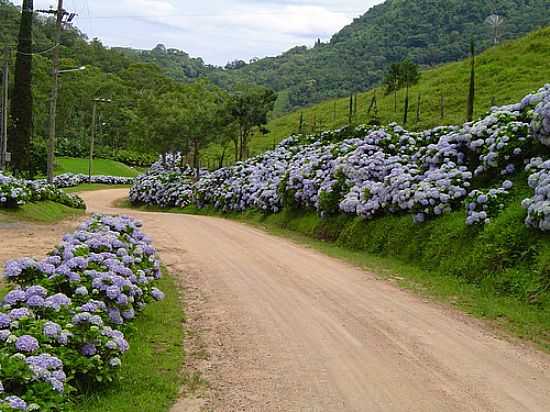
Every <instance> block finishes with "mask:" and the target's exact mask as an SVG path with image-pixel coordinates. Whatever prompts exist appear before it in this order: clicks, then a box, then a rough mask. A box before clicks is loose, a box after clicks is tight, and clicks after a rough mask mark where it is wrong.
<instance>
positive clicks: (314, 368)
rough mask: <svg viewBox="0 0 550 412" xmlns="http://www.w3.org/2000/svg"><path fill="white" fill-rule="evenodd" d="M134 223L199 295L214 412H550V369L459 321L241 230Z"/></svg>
mask: <svg viewBox="0 0 550 412" xmlns="http://www.w3.org/2000/svg"><path fill="white" fill-rule="evenodd" d="M125 194H126V192H125V191H103V192H90V193H85V194H84V196H83V197H84V198H85V200H86V202H87V204H88V205H89V207H90V209H91V210H96V211H102V212H115V213H120V209H115V210H113V209H111V208H110V205H111V204H112V201H113V200H115V199H117V198H120V197H123V196H124V195H125ZM127 213H128V214H131V215H134V216H137V217H138V218H140V219H141V220H143V221H144V223H145V231H146V232H147V233H149V234H150V235H151V236H152V237H153V239H154V241H155V245H156V246H157V247H158V248H159V249H160V252H161V255H162V258H163V260H164V261H165V262H166V263H167V264H168V265H169V266H170V267H171V269H172V271H173V272H174V273H177V274H179V275H180V276H181V277H182V278H181V282H182V284H183V285H184V286H185V287H186V289H187V290H188V299H190V300H191V302H190V303H189V305H190V313H189V315H190V317H191V318H192V319H191V321H192V322H194V323H195V324H196V325H197V326H198V327H200V328H201V330H202V333H203V334H204V339H205V343H206V345H207V350H208V352H209V354H210V357H209V359H208V360H206V361H204V362H203V363H202V364H201V365H200V366H201V368H202V369H203V370H204V374H205V376H206V378H207V379H208V380H209V382H210V384H211V386H212V391H211V394H210V395H209V397H208V399H207V400H206V401H207V403H206V405H205V408H206V409H208V410H215V411H237V410H243V411H369V412H376V411H384V412H391V411H399V412H402V411H422V412H427V411H434V412H436V411H437V412H442V411H498V412H505V411H510V412H519V411H541V412H543V411H546V412H547V411H550V357H549V356H547V355H544V354H541V353H538V352H536V351H534V350H532V349H529V348H527V347H517V346H515V345H513V344H511V343H509V342H507V341H504V340H501V339H498V338H496V337H494V336H491V334H490V333H489V332H487V331H485V330H484V328H483V327H482V326H480V324H479V323H478V322H476V321H473V320H470V319H468V318H467V317H465V316H462V315H460V314H457V313H456V312H454V311H453V310H450V309H445V308H441V307H439V306H437V305H433V304H430V303H426V302H424V301H423V300H422V299H420V298H418V297H416V296H413V295H412V294H411V293H408V292H406V291H402V290H400V289H399V288H397V287H395V286H393V285H391V284H390V283H389V282H387V281H383V280H377V278H376V277H375V276H374V275H372V274H369V273H366V272H364V271H362V270H359V269H356V268H354V267H352V266H349V265H347V264H345V263H342V262H340V261H338V260H334V259H332V258H329V257H326V256H324V255H322V254H319V253H317V252H315V251H312V250H309V249H307V248H304V247H302V246H299V245H295V244H293V243H292V242H290V241H287V240H284V239H280V238H277V237H273V236H270V235H268V234H265V233H263V232H261V231H259V230H255V229H253V228H250V227H247V226H245V225H241V224H238V223H236V222H231V221H226V220H221V219H216V218H207V217H195V216H184V215H169V214H149V213H142V212H134V211H127ZM174 410H177V411H183V410H185V403H182V404H180V405H179V406H176V408H175V409H174Z"/></svg>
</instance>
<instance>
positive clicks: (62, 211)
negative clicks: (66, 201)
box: [0, 201, 84, 223]
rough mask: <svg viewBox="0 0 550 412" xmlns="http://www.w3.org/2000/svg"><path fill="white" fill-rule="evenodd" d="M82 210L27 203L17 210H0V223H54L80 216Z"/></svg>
mask: <svg viewBox="0 0 550 412" xmlns="http://www.w3.org/2000/svg"><path fill="white" fill-rule="evenodd" d="M82 214H84V211H83V210H80V209H73V208H71V207H68V206H64V205H62V204H60V203H56V202H51V201H45V202H38V203H27V204H26V205H24V206H22V207H20V208H17V209H0V222H9V221H29V222H37V223H55V222H59V221H61V220H64V219H67V218H72V217H77V216H81V215H82Z"/></svg>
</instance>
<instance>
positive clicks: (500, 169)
mask: <svg viewBox="0 0 550 412" xmlns="http://www.w3.org/2000/svg"><path fill="white" fill-rule="evenodd" d="M549 107H550V85H547V86H545V87H543V88H541V89H540V90H538V91H537V92H535V93H533V94H530V95H528V96H526V97H525V98H524V99H522V100H521V102H519V103H517V104H513V105H509V106H503V107H495V108H493V109H492V110H491V112H489V113H488V114H487V115H486V116H485V117H483V118H482V119H480V120H478V121H476V122H470V123H466V124H464V125H463V126H449V127H437V128H434V129H431V130H427V131H423V132H410V131H407V130H405V129H403V128H402V127H401V126H399V125H397V124H390V125H388V126H385V127H368V126H359V127H357V128H354V129H351V128H346V129H340V130H334V131H330V132H323V133H321V134H320V135H316V136H307V137H290V138H289V139H287V140H285V141H284V142H282V143H281V144H280V145H279V146H277V147H276V148H275V149H274V150H272V151H269V152H266V153H264V154H263V155H260V156H257V157H254V158H252V159H249V160H247V161H245V162H239V163H237V164H235V165H234V166H231V167H226V168H222V169H219V170H217V171H215V172H212V173H206V172H205V173H203V174H202V175H201V177H200V178H199V179H198V181H195V180H196V179H191V178H189V172H187V171H186V169H182V168H178V167H177V166H176V165H178V164H181V161H182V159H181V157H178V156H172V157H171V159H172V164H171V166H170V167H168V168H166V167H161V166H160V165H156V166H155V167H153V169H152V170H151V171H150V172H149V173H148V174H147V175H145V176H143V177H141V178H139V179H138V180H137V182H136V184H135V185H134V187H133V189H132V197H131V200H132V201H133V202H136V203H137V202H141V203H148V204H155V205H160V206H162V207H174V206H181V207H185V206H186V205H188V204H190V203H191V202H194V203H195V204H196V205H197V206H198V207H201V208H202V207H208V206H210V207H213V208H216V209H221V210H223V211H243V210H246V209H250V208H254V209H259V210H263V211H266V212H277V211H279V210H280V209H281V208H282V207H283V206H288V207H302V208H310V209H314V210H317V211H318V212H319V214H320V215H321V216H324V215H326V214H333V213H347V214H353V215H358V216H361V217H364V218H372V217H375V216H381V215H384V214H396V213H398V214H403V213H407V214H411V215H412V216H413V217H414V220H415V221H416V222H418V223H422V222H424V221H426V220H427V219H430V218H432V217H436V216H440V215H442V214H445V213H449V212H451V211H452V210H456V209H458V208H460V207H461V206H462V205H463V202H464V200H465V199H466V198H467V197H468V195H469V194H471V196H470V198H469V199H468V208H471V210H469V216H468V222H469V223H471V224H474V223H485V222H488V221H490V217H491V216H494V215H496V213H498V210H496V209H495V210H493V209H494V205H497V206H499V205H500V204H501V203H502V200H503V199H504V198H505V197H506V195H507V191H508V189H507V188H506V187H497V188H494V189H488V191H486V192H484V193H477V192H476V193H472V189H473V187H472V186H473V185H474V184H478V183H481V182H485V183H486V182H488V181H496V180H497V179H499V180H500V179H502V176H508V175H513V174H515V173H516V172H517V171H518V170H520V168H521V167H522V165H523V164H524V162H525V161H526V160H529V159H530V157H532V153H534V152H536V151H537V150H540V148H541V146H540V144H539V143H540V142H542V143H545V144H546V143H547V142H546V140H545V139H546V138H547V137H548V139H549V140H548V143H549V144H550V136H549V135H548V131H549V130H550V128H549V126H550V117H549V111H550V109H549ZM544 173H545V172H543V171H537V173H536V174H535V175H534V176H532V177H531V183H532V185H533V188H535V189H536V190H537V194H536V196H535V198H533V199H532V200H531V199H529V202H526V207H528V208H529V207H530V209H529V218H528V224H531V225H533V226H537V227H538V228H541V229H542V228H543V227H546V224H545V223H544V224H542V225H541V224H540V222H541V221H544V220H545V219H544V217H543V216H546V214H548V215H550V210H548V211H546V208H548V209H550V206H546V204H545V203H544V202H545V201H547V199H546V198H545V196H546V195H545V192H544V190H546V189H545V185H546V184H547V182H546V180H545V175H544ZM164 180H165V181H167V182H168V183H165V182H164ZM178 181H180V183H178ZM509 183H510V182H508V181H507V182H506V186H508V184H509ZM474 194H475V195H476V199H477V198H478V197H479V196H482V197H481V198H482V199H483V198H484V197H483V196H488V197H489V198H490V199H489V203H488V204H478V203H477V202H474V201H473V199H472V196H474ZM182 198H183V199H184V201H182V200H181V199H182ZM474 203H475V205H472V204H474ZM497 209H498V207H497ZM548 220H549V222H548V229H550V218H549V219H548Z"/></svg>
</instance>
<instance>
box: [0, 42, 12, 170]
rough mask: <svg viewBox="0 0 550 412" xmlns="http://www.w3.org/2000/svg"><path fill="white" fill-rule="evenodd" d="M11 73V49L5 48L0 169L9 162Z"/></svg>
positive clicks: (0, 123) (0, 130)
mask: <svg viewBox="0 0 550 412" xmlns="http://www.w3.org/2000/svg"><path fill="white" fill-rule="evenodd" d="M9 75H10V49H9V47H6V48H5V49H4V69H3V75H2V112H1V113H0V117H1V122H0V125H1V128H0V170H6V165H7V162H8V160H9V159H8V158H7V152H8V106H9V102H8V100H9V97H8V92H9Z"/></svg>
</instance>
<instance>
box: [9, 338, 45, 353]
mask: <svg viewBox="0 0 550 412" xmlns="http://www.w3.org/2000/svg"><path fill="white" fill-rule="evenodd" d="M39 347H40V344H39V343H38V340H36V338H34V337H32V336H30V335H23V336H20V337H19V338H18V339H17V341H16V342H15V349H17V350H18V351H19V352H25V353H33V352H34V351H36V350H37V349H38V348H39Z"/></svg>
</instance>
